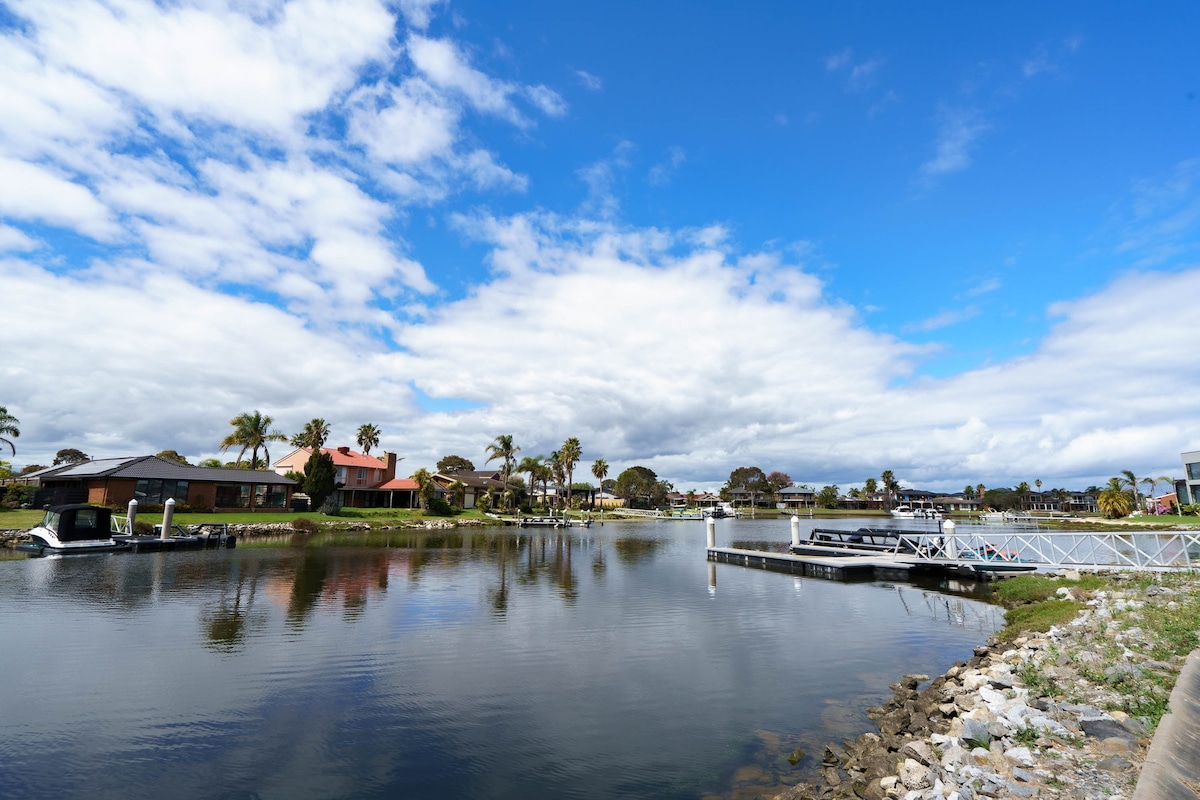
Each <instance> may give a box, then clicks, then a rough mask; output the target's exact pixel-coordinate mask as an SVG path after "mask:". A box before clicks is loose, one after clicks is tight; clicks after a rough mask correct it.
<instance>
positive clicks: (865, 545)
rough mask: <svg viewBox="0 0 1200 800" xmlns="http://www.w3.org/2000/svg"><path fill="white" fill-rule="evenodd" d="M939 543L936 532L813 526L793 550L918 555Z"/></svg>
mask: <svg viewBox="0 0 1200 800" xmlns="http://www.w3.org/2000/svg"><path fill="white" fill-rule="evenodd" d="M940 542H941V537H940V536H939V535H938V534H936V533H924V532H913V531H896V530H891V529H889V528H859V529H857V530H853V531H850V530H839V529H836V528H813V531H812V535H811V537H810V538H809V539H808V540H807V541H802V542H801V543H800V544H798V545H797V544H794V545H792V546H791V551H792V552H793V553H795V554H797V555H861V554H862V553H864V552H871V553H905V554H909V555H915V554H918V553H923V552H927V551H928V550H929V549H930V547H931V545H932V546H934V547H936V545H937V544H940ZM847 551H849V552H847Z"/></svg>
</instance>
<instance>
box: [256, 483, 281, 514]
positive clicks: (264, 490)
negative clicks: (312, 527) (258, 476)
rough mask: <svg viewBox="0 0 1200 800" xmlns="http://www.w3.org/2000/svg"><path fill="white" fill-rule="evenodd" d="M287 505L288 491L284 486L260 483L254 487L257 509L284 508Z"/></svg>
mask: <svg viewBox="0 0 1200 800" xmlns="http://www.w3.org/2000/svg"><path fill="white" fill-rule="evenodd" d="M286 503H287V490H286V489H285V488H283V487H282V486H272V485H271V484H266V483H260V484H258V485H257V486H255V487H254V506H255V508H283V507H284V505H285V504H286Z"/></svg>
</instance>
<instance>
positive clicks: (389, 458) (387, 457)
mask: <svg viewBox="0 0 1200 800" xmlns="http://www.w3.org/2000/svg"><path fill="white" fill-rule="evenodd" d="M383 462H384V464H385V465H386V466H384V468H383V481H384V483H387V482H388V481H390V480H393V479H395V477H396V454H395V453H389V452H388V451H386V450H384V451H383Z"/></svg>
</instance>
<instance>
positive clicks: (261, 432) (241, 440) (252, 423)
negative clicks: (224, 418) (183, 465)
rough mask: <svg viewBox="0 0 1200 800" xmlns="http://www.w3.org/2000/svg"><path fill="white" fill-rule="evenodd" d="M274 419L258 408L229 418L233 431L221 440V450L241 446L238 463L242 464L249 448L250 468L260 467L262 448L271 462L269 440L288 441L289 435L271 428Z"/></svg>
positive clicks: (268, 461)
mask: <svg viewBox="0 0 1200 800" xmlns="http://www.w3.org/2000/svg"><path fill="white" fill-rule="evenodd" d="M274 421H275V420H274V419H272V418H271V417H269V416H264V415H262V414H260V413H259V412H258V410H257V409H255V411H254V413H253V414H238V415H237V416H236V417H234V418H233V419H231V420H229V424H230V425H232V426H233V433H231V434H229V435H228V436H226V437H225V438H224V439H222V440H221V448H220V449H221V452H222V453H223V452H225V451H226V450H229V449H230V448H233V447H238V446H240V447H241V448H242V449H241V452H239V453H238V457H237V463H238V464H239V465H240V464H241V463H242V456H244V455H246V451H247V450H249V451H250V469H258V451H259V448H261V449H262V450H263V452H264V453H265V454H266V462H267V463H268V464H270V463H271V451H270V450H268V449H267V442H286V441H287V437H286V436H284V435H283V434H282V433H280V432H279V431H277V430H271V423H272V422H274Z"/></svg>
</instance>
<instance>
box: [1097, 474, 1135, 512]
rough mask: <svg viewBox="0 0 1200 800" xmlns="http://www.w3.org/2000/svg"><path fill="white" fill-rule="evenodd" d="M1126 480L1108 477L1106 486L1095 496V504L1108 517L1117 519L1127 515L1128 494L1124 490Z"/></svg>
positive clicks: (1128, 507) (1128, 505)
mask: <svg viewBox="0 0 1200 800" xmlns="http://www.w3.org/2000/svg"><path fill="white" fill-rule="evenodd" d="M1126 483H1127V481H1125V480H1122V479H1121V478H1109V480H1108V486H1107V487H1105V489H1104V491H1102V492H1100V494H1099V496H1097V497H1096V505H1097V506H1099V507H1100V511H1101V512H1103V514H1104V516H1105V517H1107V518H1108V519H1119V518H1121V517H1124V516H1128V515H1129V509H1130V503H1129V495H1128V494H1126V492H1125V485H1126Z"/></svg>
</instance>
